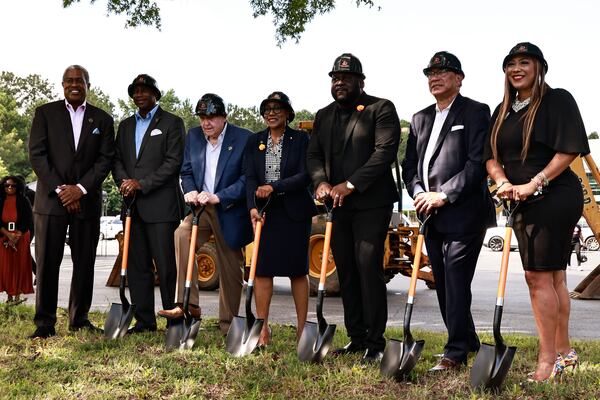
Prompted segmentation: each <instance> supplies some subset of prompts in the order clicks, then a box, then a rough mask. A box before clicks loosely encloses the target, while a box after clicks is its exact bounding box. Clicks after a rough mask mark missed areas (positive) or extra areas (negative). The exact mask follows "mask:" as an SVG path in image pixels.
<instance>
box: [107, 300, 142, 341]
mask: <svg viewBox="0 0 600 400" xmlns="http://www.w3.org/2000/svg"><path fill="white" fill-rule="evenodd" d="M134 312H135V304H130V305H129V307H123V305H122V304H119V303H112V304H111V305H110V311H109V312H108V316H107V317H106V322H105V323H104V337H105V338H107V339H118V338H122V337H123V336H125V334H127V329H129V324H131V321H132V320H133V314H134Z"/></svg>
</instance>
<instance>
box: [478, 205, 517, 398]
mask: <svg viewBox="0 0 600 400" xmlns="http://www.w3.org/2000/svg"><path fill="white" fill-rule="evenodd" d="M518 206H519V202H517V203H516V204H515V205H514V206H513V207H510V206H508V205H507V203H506V202H504V208H505V209H506V210H507V211H508V212H509V214H508V218H507V220H506V233H505V234H504V249H503V251H502V263H501V267H500V279H499V280H498V295H497V296H496V308H495V309H494V341H495V345H492V344H488V343H482V344H481V348H480V349H479V352H478V353H477V356H476V357H475V361H474V362H473V366H472V367H471V387H473V388H474V389H477V388H483V389H491V390H493V391H495V392H497V391H498V390H499V389H500V386H501V385H502V382H503V381H504V378H506V374H508V370H509V369H510V366H511V364H512V362H513V359H514V357H515V353H516V351H517V348H516V347H515V346H510V347H509V346H506V344H504V339H502V335H501V334H500V323H501V322H502V309H503V307H504V289H505V288H506V275H507V271H508V256H509V254H510V239H511V237H512V226H513V215H514V212H515V210H516V209H517V207H518Z"/></svg>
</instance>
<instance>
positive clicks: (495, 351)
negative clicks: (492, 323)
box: [471, 343, 517, 392]
mask: <svg viewBox="0 0 600 400" xmlns="http://www.w3.org/2000/svg"><path fill="white" fill-rule="evenodd" d="M516 351H517V348H516V347H514V346H511V347H506V346H503V347H501V346H494V345H491V344H487V343H483V344H482V345H481V348H480V349H479V352H478V353H477V357H475V361H474V362H473V366H472V367H471V387H472V388H474V389H489V390H492V391H495V392H497V391H499V390H500V387H501V386H502V383H503V382H504V379H505V378H506V375H507V374H508V370H509V369H510V366H511V365H512V362H513V359H514V358H515V353H516Z"/></svg>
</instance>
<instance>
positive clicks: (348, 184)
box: [346, 181, 354, 190]
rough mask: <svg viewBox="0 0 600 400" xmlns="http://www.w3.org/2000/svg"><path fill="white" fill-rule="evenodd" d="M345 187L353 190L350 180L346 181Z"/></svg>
mask: <svg viewBox="0 0 600 400" xmlns="http://www.w3.org/2000/svg"><path fill="white" fill-rule="evenodd" d="M346 188H347V189H348V190H354V185H353V184H351V183H350V181H346Z"/></svg>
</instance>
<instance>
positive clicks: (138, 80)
mask: <svg viewBox="0 0 600 400" xmlns="http://www.w3.org/2000/svg"><path fill="white" fill-rule="evenodd" d="M136 86H146V87H149V88H150V89H152V90H153V91H154V94H156V101H158V100H160V98H161V96H162V95H161V93H160V89H158V86H157V85H156V79H154V78H153V77H151V76H150V75H147V74H139V75H138V76H136V77H135V79H134V80H133V82H131V84H130V85H129V86H128V87H127V93H129V97H131V98H133V91H134V89H135V87H136Z"/></svg>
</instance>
